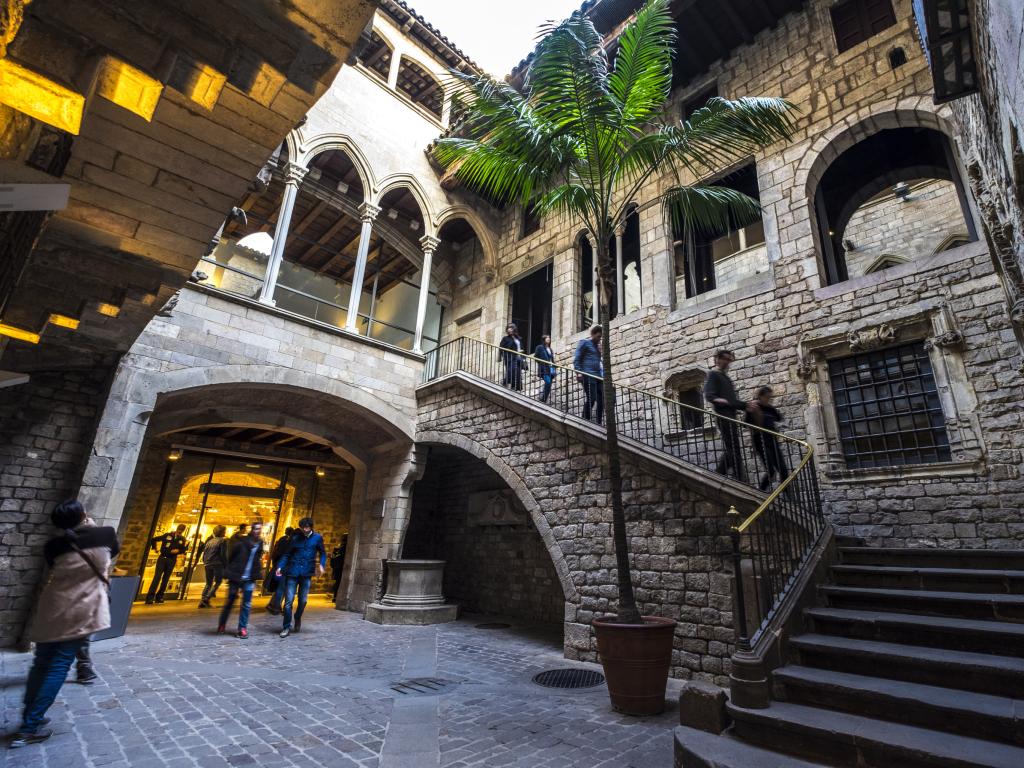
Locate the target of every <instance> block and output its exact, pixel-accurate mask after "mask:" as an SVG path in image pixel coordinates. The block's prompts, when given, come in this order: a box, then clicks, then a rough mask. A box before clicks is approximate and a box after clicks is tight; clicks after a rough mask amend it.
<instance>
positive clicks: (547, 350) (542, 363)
mask: <svg viewBox="0 0 1024 768" xmlns="http://www.w3.org/2000/svg"><path fill="white" fill-rule="evenodd" d="M533 356H534V357H535V358H537V375H538V376H540V378H541V381H543V382H544V391H543V392H541V393H540V401H541V402H542V403H546V402H547V401H548V397H549V396H550V395H551V382H552V381H554V380H555V368H554V366H552V365H548V363H553V362H554V361H555V353H554V352H552V351H551V337H550V336H547V335H544V336H541V339H540V344H538V345H537V348H536V349H535V350H533Z"/></svg>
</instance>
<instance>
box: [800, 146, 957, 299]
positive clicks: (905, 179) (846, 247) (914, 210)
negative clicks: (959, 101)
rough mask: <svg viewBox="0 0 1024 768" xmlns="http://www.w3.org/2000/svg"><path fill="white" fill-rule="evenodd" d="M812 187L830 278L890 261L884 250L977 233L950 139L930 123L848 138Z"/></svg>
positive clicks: (915, 252)
mask: <svg viewBox="0 0 1024 768" xmlns="http://www.w3.org/2000/svg"><path fill="white" fill-rule="evenodd" d="M813 194H814V210H815V215H816V217H817V224H818V236H819V239H820V242H821V247H822V261H823V266H824V268H825V276H826V282H827V283H828V284H829V285H833V284H835V283H841V282H843V281H845V280H849V279H853V278H856V277H861V276H863V275H866V274H869V273H871V272H877V271H879V269H881V268H885V267H878V266H877V265H878V264H879V263H883V257H895V258H898V259H900V260H902V261H911V260H913V259H915V258H917V257H919V256H925V255H930V254H932V253H935V252H936V251H937V250H939V249H941V247H942V245H943V244H944V243H948V242H951V237H952V236H959V237H960V238H965V239H967V240H976V239H977V234H976V231H975V229H974V223H973V219H972V218H971V213H970V208H969V207H968V203H967V193H966V191H965V189H964V186H963V183H962V182H961V180H960V176H959V174H958V173H957V168H956V162H955V160H954V158H953V150H952V147H951V145H950V143H949V140H948V139H947V138H946V136H945V135H943V134H942V133H941V132H939V131H937V130H935V129H932V128H890V129H886V130H881V131H878V132H876V133H874V134H872V135H870V136H868V137H867V138H865V139H863V140H861V141H860V142H858V143H856V144H853V145H852V146H849V147H848V148H847V149H846V150H845V151H843V152H842V153H841V154H839V156H838V157H836V159H835V160H833V161H832V162H831V164H829V165H828V168H827V170H825V172H824V173H823V174H822V175H821V177H820V181H819V182H818V184H817V187H816V188H815V189H814V192H813ZM965 232H966V233H967V234H966V235H965V234H964V233H965ZM961 242H962V240H961ZM947 247H948V246H947Z"/></svg>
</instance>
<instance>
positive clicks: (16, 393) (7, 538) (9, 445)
mask: <svg viewBox="0 0 1024 768" xmlns="http://www.w3.org/2000/svg"><path fill="white" fill-rule="evenodd" d="M110 373H111V372H110V371H106V370H92V371H70V372H65V371H61V372H52V373H51V372H45V371H43V372H37V373H33V374H32V378H31V380H30V381H29V383H27V384H23V385H21V386H17V387H12V388H9V389H4V390H2V396H0V647H5V646H9V645H11V644H13V643H15V642H17V640H18V638H19V637H20V636H21V632H22V629H23V625H24V622H25V619H26V618H27V616H28V613H29V610H30V608H31V605H32V599H33V595H34V594H35V590H36V584H37V582H38V580H39V576H40V574H41V573H42V569H43V558H42V545H43V543H44V542H45V541H46V540H47V539H48V538H49V537H50V536H51V535H52V534H54V533H55V531H54V529H53V528H52V527H51V526H50V512H51V511H52V510H53V507H54V506H55V505H56V504H58V503H59V502H61V501H63V500H64V499H66V498H69V497H72V496H74V495H75V491H76V488H77V487H78V483H79V481H80V480H81V476H82V469H83V467H84V466H85V460H86V458H87V456H88V452H89V447H90V446H91V445H92V438H93V431H94V430H95V428H96V420H97V418H98V416H99V411H100V408H101V406H102V403H103V395H104V393H105V391H106V387H107V382H108V380H109V377H110Z"/></svg>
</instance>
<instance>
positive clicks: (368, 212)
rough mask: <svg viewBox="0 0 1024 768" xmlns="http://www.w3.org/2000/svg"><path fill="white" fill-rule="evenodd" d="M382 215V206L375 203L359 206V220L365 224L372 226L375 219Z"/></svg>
mask: <svg viewBox="0 0 1024 768" xmlns="http://www.w3.org/2000/svg"><path fill="white" fill-rule="evenodd" d="M379 215H380V206H379V205H374V204H373V203H363V204H362V205H360V206H359V220H360V221H362V222H363V224H372V223H373V222H374V219H376V218H377V216H379Z"/></svg>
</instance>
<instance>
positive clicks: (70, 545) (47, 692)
mask: <svg viewBox="0 0 1024 768" xmlns="http://www.w3.org/2000/svg"><path fill="white" fill-rule="evenodd" d="M50 519H51V520H52V521H53V524H54V525H55V526H56V527H57V528H59V529H61V530H62V531H63V533H62V534H61V535H60V536H57V537H55V538H53V539H50V540H49V541H48V542H46V544H45V546H44V547H43V557H44V558H45V559H46V564H47V566H49V573H48V575H47V578H46V583H45V586H44V587H43V591H42V594H41V595H40V597H39V604H38V606H37V608H36V614H35V617H34V618H33V620H32V626H31V628H30V629H29V633H28V639H29V640H32V641H34V642H35V644H36V651H35V658H34V659H33V661H32V669H30V670H29V673H28V682H27V683H26V686H25V709H24V710H23V712H22V716H21V728H20V729H19V730H18V733H16V734H15V735H14V738H13V739H12V740H11V744H10V746H11V748H12V749H16V748H18V747H24V746H27V745H29V744H35V743H38V742H40V741H45V740H46V739H48V738H50V735H51V733H52V731H50V730H48V729H45V728H43V726H44V725H45V724H46V723H47V722H49V720H48V718H47V717H46V716H45V715H46V711H47V710H48V709H49V708H50V705H51V704H53V701H54V699H56V698H57V693H58V692H59V691H60V689H61V686H62V685H63V684H64V679H65V678H66V677H67V674H68V670H69V669H70V668H71V664H72V663H73V662H74V660H75V654H76V653H78V652H79V651H80V650H81V649H82V648H83V647H84V646H85V644H86V643H88V642H89V636H90V635H91V634H92V633H93V632H98V631H100V630H101V629H106V628H107V627H109V626H110V599H109V597H108V594H107V590H108V586H109V581H108V579H107V572H108V571H109V570H110V561H111V560H112V559H113V558H114V557H116V556H117V553H118V552H120V550H121V547H120V545H119V544H118V541H117V533H116V532H115V531H114V529H113V528H106V527H99V526H97V525H96V524H95V523H94V522H93V521H92V520H90V519H89V518H88V517H86V514H85V509H84V508H83V507H82V504H81V503H80V502H78V501H65V502H64V503H63V504H60V505H58V506H57V508H56V509H54V510H53V514H52V515H51V518H50Z"/></svg>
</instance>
